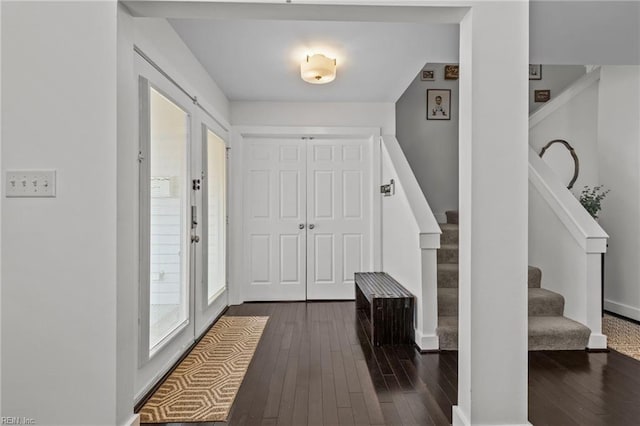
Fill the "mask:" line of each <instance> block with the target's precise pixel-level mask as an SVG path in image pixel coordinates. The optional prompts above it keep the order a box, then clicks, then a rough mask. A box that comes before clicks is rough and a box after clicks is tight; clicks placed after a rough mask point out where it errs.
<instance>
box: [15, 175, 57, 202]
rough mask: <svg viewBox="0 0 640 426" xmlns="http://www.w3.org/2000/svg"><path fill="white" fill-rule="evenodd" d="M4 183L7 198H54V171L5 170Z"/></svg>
mask: <svg viewBox="0 0 640 426" xmlns="http://www.w3.org/2000/svg"><path fill="white" fill-rule="evenodd" d="M5 182H6V183H5V196H6V197H7V198H14V197H22V198H25V197H28V198H39V197H49V198H51V197H55V196H56V171H55V170H7V172H6V174H5Z"/></svg>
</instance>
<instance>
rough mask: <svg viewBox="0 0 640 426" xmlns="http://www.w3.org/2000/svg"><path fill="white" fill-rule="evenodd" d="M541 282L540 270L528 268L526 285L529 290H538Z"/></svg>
mask: <svg viewBox="0 0 640 426" xmlns="http://www.w3.org/2000/svg"><path fill="white" fill-rule="evenodd" d="M541 282H542V270H540V268H537V267H535V266H529V273H528V285H529V288H540V283H541Z"/></svg>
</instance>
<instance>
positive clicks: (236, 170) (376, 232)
mask: <svg viewBox="0 0 640 426" xmlns="http://www.w3.org/2000/svg"><path fill="white" fill-rule="evenodd" d="M252 137H253V138H255V137H268V138H278V137H286V138H293V137H300V138H302V137H336V138H337V137H345V138H362V139H368V140H369V141H370V143H371V162H372V164H371V183H372V185H371V188H370V190H371V195H372V196H371V206H370V207H371V229H370V230H371V248H370V253H369V255H370V256H371V260H372V265H373V269H374V270H382V217H381V211H382V199H381V197H380V196H379V192H380V190H379V186H380V184H381V181H380V179H381V164H380V143H381V141H380V137H381V131H380V128H379V127H296V126H234V127H233V128H232V129H231V152H232V155H231V158H230V162H229V169H230V171H231V174H230V188H232V189H233V191H232V192H231V193H230V194H229V195H230V197H229V200H228V201H229V204H228V207H229V217H230V218H235V219H234V220H232V221H231V223H230V224H229V239H228V240H229V241H230V247H229V250H230V252H229V254H230V257H231V265H230V268H229V274H230V277H229V281H230V282H232V283H234V285H232V286H230V288H229V304H231V305H236V304H241V303H243V302H244V301H245V300H246V287H247V285H248V277H247V275H246V271H245V268H244V255H243V253H244V252H245V241H244V214H243V212H244V196H245V189H246V188H245V184H244V176H243V174H244V161H243V158H244V155H243V154H244V147H245V142H244V139H245V138H252Z"/></svg>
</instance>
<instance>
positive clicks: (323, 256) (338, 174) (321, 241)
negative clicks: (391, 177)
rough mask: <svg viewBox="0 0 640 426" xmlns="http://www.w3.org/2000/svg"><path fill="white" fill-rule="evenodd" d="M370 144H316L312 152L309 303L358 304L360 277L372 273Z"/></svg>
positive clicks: (333, 141)
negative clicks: (356, 276)
mask: <svg viewBox="0 0 640 426" xmlns="http://www.w3.org/2000/svg"><path fill="white" fill-rule="evenodd" d="M367 142H368V141H367V140H361V139H357V140H353V139H324V140H322V139H320V140H319V139H313V140H310V141H309V146H308V147H307V197H308V198H307V223H308V225H307V226H308V232H307V239H308V242H307V299H309V300H317V299H353V298H355V293H354V281H353V278H354V273H355V272H363V271H370V270H371V269H370V268H371V260H370V259H371V256H370V246H371V237H370V234H371V214H370V210H371V209H370V205H371V204H370V202H371V190H370V188H371V184H370V181H371V178H370V164H371V161H370V149H369V144H368V143H367Z"/></svg>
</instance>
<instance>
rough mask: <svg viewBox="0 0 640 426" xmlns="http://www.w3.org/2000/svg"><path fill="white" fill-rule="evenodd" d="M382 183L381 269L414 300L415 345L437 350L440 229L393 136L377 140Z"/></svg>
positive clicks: (422, 348) (423, 348)
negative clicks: (388, 190)
mask: <svg viewBox="0 0 640 426" xmlns="http://www.w3.org/2000/svg"><path fill="white" fill-rule="evenodd" d="M381 142H382V143H381V145H382V147H381V148H382V149H381V150H380V151H381V166H382V167H381V169H382V173H381V177H382V183H383V184H388V183H390V181H391V179H393V181H394V187H395V188H394V191H393V195H391V196H388V197H382V266H383V270H384V271H385V272H387V273H388V274H389V275H391V276H392V277H394V278H395V279H396V280H398V281H399V282H400V283H401V284H402V285H403V286H405V287H406V288H407V289H408V290H409V291H411V292H412V293H413V294H414V295H415V296H416V311H417V315H416V324H415V333H416V339H415V340H416V344H417V345H418V347H419V348H420V349H421V350H425V351H427V350H437V349H439V344H438V336H437V334H436V327H437V326H438V293H437V292H438V289H437V249H438V248H440V234H441V231H440V226H439V225H438V222H437V220H436V218H435V216H434V215H433V212H432V211H431V207H429V203H427V200H426V198H425V197H424V194H423V193H422V190H421V189H420V185H419V184H418V181H417V180H416V178H415V176H414V174H413V172H412V171H411V167H410V166H409V163H408V162H407V159H406V157H405V156H404V153H403V152H402V149H401V148H400V144H399V143H398V140H397V139H396V138H395V136H383V137H382V138H381Z"/></svg>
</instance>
